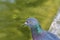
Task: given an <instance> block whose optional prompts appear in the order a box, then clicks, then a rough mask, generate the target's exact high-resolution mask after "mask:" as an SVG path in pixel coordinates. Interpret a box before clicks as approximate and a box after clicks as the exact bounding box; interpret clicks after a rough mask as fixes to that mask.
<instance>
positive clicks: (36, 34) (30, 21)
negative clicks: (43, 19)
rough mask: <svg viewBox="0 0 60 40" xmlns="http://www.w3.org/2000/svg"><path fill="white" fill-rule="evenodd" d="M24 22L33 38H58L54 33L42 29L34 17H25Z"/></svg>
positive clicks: (38, 39)
mask: <svg viewBox="0 0 60 40" xmlns="http://www.w3.org/2000/svg"><path fill="white" fill-rule="evenodd" d="M24 24H25V25H27V26H28V27H29V28H30V30H31V33H32V38H33V40H60V39H59V38H58V37H57V36H56V35H54V34H52V33H50V32H48V31H45V30H43V29H42V27H41V25H40V24H39V22H38V21H37V19H36V18H34V17H29V18H27V20H26V21H25V23H24Z"/></svg>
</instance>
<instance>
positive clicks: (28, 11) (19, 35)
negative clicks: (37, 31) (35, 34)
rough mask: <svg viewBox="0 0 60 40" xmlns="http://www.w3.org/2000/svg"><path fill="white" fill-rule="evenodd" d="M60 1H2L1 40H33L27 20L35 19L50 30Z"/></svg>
mask: <svg viewBox="0 0 60 40" xmlns="http://www.w3.org/2000/svg"><path fill="white" fill-rule="evenodd" d="M59 2H60V0H0V40H32V37H31V32H30V29H29V28H28V27H25V26H23V24H24V22H25V20H26V18H28V17H35V18H37V19H38V21H39V22H40V24H41V26H42V28H43V29H44V30H48V29H49V27H50V24H51V22H52V21H53V19H54V17H55V15H56V14H57V10H58V7H59V6H60V5H59V4H60V3H59Z"/></svg>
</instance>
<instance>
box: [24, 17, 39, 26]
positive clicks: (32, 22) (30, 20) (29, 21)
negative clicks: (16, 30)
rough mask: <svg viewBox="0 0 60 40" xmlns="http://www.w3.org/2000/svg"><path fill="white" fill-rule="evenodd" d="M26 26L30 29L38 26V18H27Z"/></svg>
mask: <svg viewBox="0 0 60 40" xmlns="http://www.w3.org/2000/svg"><path fill="white" fill-rule="evenodd" d="M25 24H26V25H27V26H29V27H33V26H35V25H38V24H39V23H38V21H37V19H36V18H27V20H26V22H25Z"/></svg>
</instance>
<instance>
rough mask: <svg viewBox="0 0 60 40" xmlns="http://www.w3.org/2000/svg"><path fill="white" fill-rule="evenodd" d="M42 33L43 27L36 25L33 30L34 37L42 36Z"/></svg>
mask: <svg viewBox="0 0 60 40" xmlns="http://www.w3.org/2000/svg"><path fill="white" fill-rule="evenodd" d="M42 31H43V30H42V28H41V26H39V25H35V26H33V27H32V28H31V32H32V34H34V35H37V34H40V33H42Z"/></svg>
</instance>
